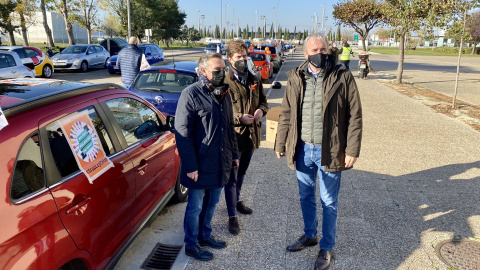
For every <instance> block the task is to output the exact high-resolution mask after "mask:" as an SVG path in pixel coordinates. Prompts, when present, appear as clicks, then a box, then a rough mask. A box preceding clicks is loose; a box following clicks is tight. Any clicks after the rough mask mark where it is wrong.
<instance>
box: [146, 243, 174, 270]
mask: <svg viewBox="0 0 480 270" xmlns="http://www.w3.org/2000/svg"><path fill="white" fill-rule="evenodd" d="M181 249H182V246H171V245H165V244H161V243H158V244H157V245H155V247H154V248H153V250H152V252H151V253H150V255H149V256H148V258H147V259H146V260H145V262H143V264H142V268H143V269H161V270H169V269H170V268H171V267H172V265H173V263H174V262H175V259H176V258H177V255H178V253H180V250H181Z"/></svg>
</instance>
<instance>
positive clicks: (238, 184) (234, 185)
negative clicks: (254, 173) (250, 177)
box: [225, 149, 254, 217]
mask: <svg viewBox="0 0 480 270" xmlns="http://www.w3.org/2000/svg"><path fill="white" fill-rule="evenodd" d="M253 151H254V150H253V149H252V150H250V151H246V152H240V165H239V166H238V167H236V168H232V172H231V173H230V179H229V180H228V183H227V185H226V186H225V201H226V203H227V211H228V216H229V217H235V216H237V208H236V205H237V202H238V201H240V191H241V190H242V185H243V178H244V177H245V174H246V173H247V169H248V166H249V165H250V160H251V159H252V155H253Z"/></svg>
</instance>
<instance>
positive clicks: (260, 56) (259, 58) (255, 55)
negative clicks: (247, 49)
mask: <svg viewBox="0 0 480 270" xmlns="http://www.w3.org/2000/svg"><path fill="white" fill-rule="evenodd" d="M248 56H250V57H251V58H252V60H253V61H264V60H265V55H263V54H259V53H249V54H248Z"/></svg>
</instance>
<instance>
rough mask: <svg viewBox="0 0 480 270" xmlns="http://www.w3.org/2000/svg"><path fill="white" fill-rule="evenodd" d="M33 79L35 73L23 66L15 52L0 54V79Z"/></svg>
mask: <svg viewBox="0 0 480 270" xmlns="http://www.w3.org/2000/svg"><path fill="white" fill-rule="evenodd" d="M34 77H35V71H33V70H31V69H29V68H28V67H26V66H24V65H23V63H22V60H21V59H20V57H19V56H18V54H17V53H16V52H7V51H2V52H0V79H13V78H34Z"/></svg>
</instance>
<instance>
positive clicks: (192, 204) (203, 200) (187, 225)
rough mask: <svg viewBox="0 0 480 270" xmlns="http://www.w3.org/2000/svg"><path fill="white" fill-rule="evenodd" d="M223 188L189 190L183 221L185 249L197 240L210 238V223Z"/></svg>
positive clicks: (191, 246) (192, 245)
mask: <svg viewBox="0 0 480 270" xmlns="http://www.w3.org/2000/svg"><path fill="white" fill-rule="evenodd" d="M222 189H223V188H211V189H189V190H188V202H187V209H185V218H184V219H183V230H184V231H185V239H184V241H185V248H193V247H194V246H195V245H197V243H198V240H199V239H200V240H206V239H209V238H210V237H211V236H212V226H211V221H212V217H213V213H214V212H215V207H216V206H217V203H218V201H219V200H220V195H221V194H222Z"/></svg>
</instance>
